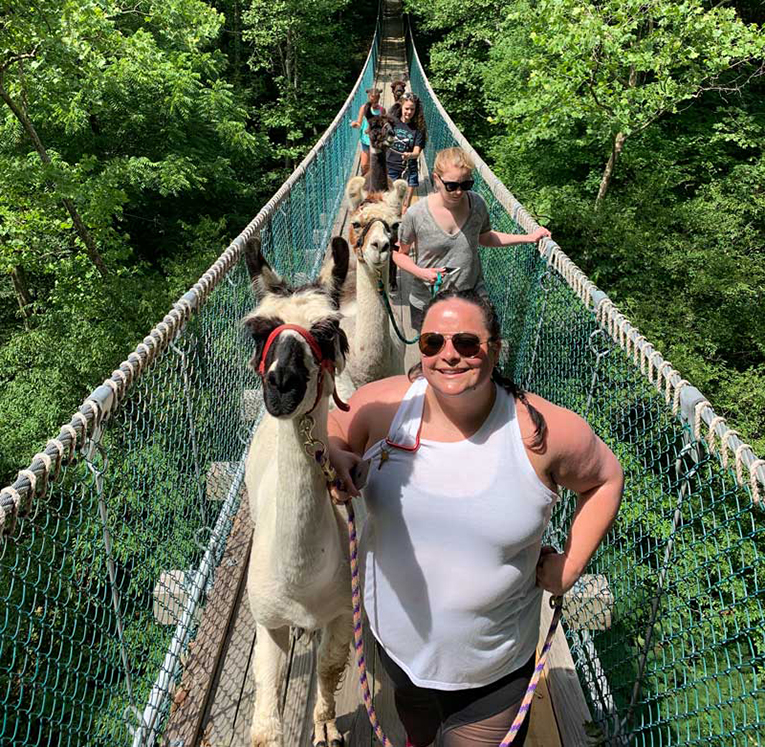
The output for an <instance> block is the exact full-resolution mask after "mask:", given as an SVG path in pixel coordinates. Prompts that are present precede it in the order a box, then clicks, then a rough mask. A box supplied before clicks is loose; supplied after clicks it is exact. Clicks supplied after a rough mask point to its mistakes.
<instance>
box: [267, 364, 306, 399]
mask: <svg viewBox="0 0 765 747" xmlns="http://www.w3.org/2000/svg"><path fill="white" fill-rule="evenodd" d="M267 380H268V384H269V385H270V386H272V387H274V388H276V389H278V390H279V391H280V392H281V393H282V394H284V393H285V392H290V391H292V390H293V389H295V388H296V385H297V382H298V380H299V377H298V376H297V374H296V373H295V372H294V371H291V370H290V369H289V368H288V367H287V366H280V367H279V368H277V369H276V370H274V371H269V372H268V376H267Z"/></svg>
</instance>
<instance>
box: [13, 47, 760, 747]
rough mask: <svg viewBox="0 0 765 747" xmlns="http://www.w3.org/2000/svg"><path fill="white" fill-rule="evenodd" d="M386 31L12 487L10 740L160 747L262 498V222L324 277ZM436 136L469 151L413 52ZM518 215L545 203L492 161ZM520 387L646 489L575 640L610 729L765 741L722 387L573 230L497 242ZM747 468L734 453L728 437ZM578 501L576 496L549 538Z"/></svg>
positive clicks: (485, 181)
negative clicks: (713, 387)
mask: <svg viewBox="0 0 765 747" xmlns="http://www.w3.org/2000/svg"><path fill="white" fill-rule="evenodd" d="M378 44H379V33H378V34H376V36H375V42H374V43H373V45H372V49H371V51H370V55H369V58H368V60H367V64H366V67H365V69H364V72H363V73H362V75H361V77H360V79H359V81H358V83H357V85H356V87H355V88H354V91H353V92H352V94H351V96H350V97H349V99H348V101H347V102H346V104H345V106H344V108H343V109H342V110H341V112H339V113H338V116H337V118H336V119H335V121H334V123H333V124H332V126H331V127H330V128H329V129H328V130H327V132H326V133H325V135H324V136H323V137H322V139H321V140H320V142H319V143H318V144H317V146H316V147H315V148H314V150H312V152H311V153H310V154H309V156H308V157H307V158H306V160H305V161H304V162H303V163H302V164H301V165H300V166H299V167H298V169H297V170H296V171H295V173H294V174H293V175H292V176H291V177H290V179H289V180H288V181H287V182H286V183H285V185H283V186H282V188H281V189H280V190H279V192H278V193H277V194H276V195H275V196H274V198H273V199H272V200H271V201H270V202H269V203H268V205H266V206H265V208H264V209H263V210H262V211H261V213H259V215H258V216H257V217H256V218H255V219H254V220H253V221H252V223H251V224H250V225H249V226H248V227H247V228H246V229H245V231H244V232H243V233H242V234H241V235H240V236H239V237H238V238H237V239H236V241H235V242H234V243H233V244H232V245H231V247H229V248H228V249H227V250H226V252H225V253H224V254H223V255H222V256H221V258H220V259H219V260H218V262H216V264H215V265H214V266H213V267H212V268H211V269H210V271H208V273H206V274H205V276H203V278H202V279H200V282H199V283H197V285H195V286H194V288H193V289H192V290H191V291H189V293H187V294H186V295H185V296H184V297H183V298H182V299H180V300H179V302H178V303H177V304H176V305H175V307H174V309H173V310H172V311H171V312H170V313H169V314H168V315H167V316H166V317H165V319H164V320H163V321H162V322H161V323H160V324H159V325H157V327H156V328H155V329H153V330H152V331H151V333H150V335H149V336H148V337H147V338H145V340H144V342H143V343H142V344H141V345H139V346H138V348H137V349H136V351H134V352H133V353H132V354H131V355H130V356H129V357H128V360H127V361H125V362H124V363H123V364H122V365H121V366H120V368H119V369H118V371H115V373H114V374H113V375H112V377H111V378H110V379H108V380H107V381H106V382H104V384H103V385H102V386H101V387H99V388H98V389H96V390H95V391H94V392H93V393H92V395H91V396H90V397H89V398H88V399H87V400H86V402H85V404H84V405H83V407H82V408H81V409H80V412H78V413H77V414H76V415H75V417H74V418H73V419H72V421H71V422H70V423H69V424H67V425H65V426H64V427H63V428H62V429H61V432H60V433H59V435H58V437H57V438H56V439H52V440H51V441H50V442H49V443H48V445H47V446H46V449H45V451H43V452H41V453H40V454H38V455H37V456H36V457H35V459H34V461H33V462H32V464H31V465H30V467H29V469H27V470H22V471H21V472H20V474H19V479H18V480H17V481H16V482H15V483H14V484H13V485H12V486H9V487H8V488H5V489H3V491H2V492H0V525H1V526H2V529H3V531H4V536H3V537H2V539H0V709H1V716H2V717H1V718H0V744H2V745H14V746H16V745H56V746H58V745H99V746H100V745H104V746H106V745H109V746H111V745H115V744H127V743H132V744H134V745H140V744H146V745H150V744H153V743H155V742H156V741H157V739H158V737H159V736H160V735H161V733H162V729H163V725H164V722H165V719H166V716H167V714H168V711H169V708H170V703H171V693H172V689H173V686H174V683H175V682H176V681H177V678H178V676H179V674H180V671H181V668H182V661H183V656H184V653H185V651H186V650H187V648H188V644H189V642H190V641H191V640H192V639H193V637H194V635H195V632H196V626H197V623H198V619H199V614H200V607H201V605H202V604H203V603H204V598H205V594H206V592H207V591H208V590H209V588H210V586H211V584H212V581H213V579H214V573H215V568H216V566H217V563H218V561H219V559H220V557H221V555H222V553H223V550H224V549H225V543H226V539H227V537H228V533H229V531H230V528H231V521H232V517H233V516H234V514H235V512H236V509H237V506H238V504H239V501H240V498H241V483H242V477H243V457H244V453H245V449H246V447H247V444H248V442H249V438H250V434H251V432H252V428H253V426H254V424H255V423H257V421H258V418H259V414H260V409H259V405H260V402H261V398H260V392H259V390H258V382H257V381H256V378H255V376H254V375H253V374H252V373H251V372H250V371H249V370H248V368H247V361H248V359H249V355H250V350H249V345H248V343H247V341H246V340H245V339H244V336H243V335H242V331H241V327H240V325H239V320H240V319H242V317H243V316H244V315H245V313H246V312H247V311H249V309H250V307H251V306H252V303H253V300H252V297H251V293H250V288H249V280H248V277H247V273H246V270H245V268H244V266H243V263H242V261H240V258H241V254H242V251H243V249H244V247H245V245H246V244H247V243H248V242H249V241H250V240H251V239H252V238H253V236H255V235H256V234H258V235H259V236H260V237H261V239H262V242H263V248H264V251H265V253H266V254H267V255H268V257H269V259H270V260H272V261H273V263H274V266H275V268H276V269H277V270H278V271H279V272H282V273H284V274H285V275H287V276H290V277H292V278H295V277H297V276H299V275H301V274H305V275H307V276H313V275H315V274H316V272H317V269H318V266H319V263H320V262H321V258H322V255H323V250H324V247H325V246H326V244H327V241H328V238H329V233H330V231H331V228H332V225H333V222H334V218H335V214H336V213H337V210H338V209H339V206H340V200H341V197H342V193H343V188H344V185H345V182H346V180H347V178H348V176H349V172H350V168H351V164H352V162H353V156H354V152H355V149H356V146H357V142H358V131H357V130H351V129H350V128H349V127H348V126H347V119H348V114H349V113H350V114H355V112H357V111H358V107H359V106H360V105H361V103H362V102H363V101H364V99H365V97H364V93H363V91H364V89H365V88H366V87H367V86H369V85H371V83H372V81H373V74H374V70H375V68H376V63H377V50H378ZM409 59H410V64H411V84H412V88H413V90H415V91H416V92H417V93H418V94H419V95H420V96H421V97H422V99H423V102H424V105H425V111H426V114H427V117H428V128H429V134H430V139H429V143H428V147H427V149H426V154H425V157H426V160H427V161H428V164H429V165H430V166H432V162H433V157H434V154H435V152H436V151H437V150H440V149H441V148H444V147H448V146H450V145H456V144H459V145H462V146H463V147H468V148H469V144H468V143H466V141H464V138H463V137H462V136H461V135H460V134H459V132H458V130H457V129H456V127H454V125H453V123H452V122H451V120H450V119H449V118H448V116H447V115H446V113H445V112H444V111H443V109H442V108H441V107H440V104H439V103H438V101H437V99H436V98H435V96H434V94H433V92H432V89H430V86H429V84H428V83H427V80H426V78H425V76H424V73H423V71H422V68H421V66H420V64H419V61H418V59H417V57H416V53H415V51H414V49H413V47H411V45H410V57H409ZM477 162H478V164H479V167H478V169H477V172H478V173H477V183H476V189H477V190H478V191H480V193H481V194H482V195H483V196H484V197H485V198H486V200H487V202H488V204H489V208H490V213H491V217H492V222H493V225H494V227H495V228H497V229H499V230H506V231H517V230H519V228H522V229H525V230H526V231H530V230H532V229H533V228H534V227H535V225H536V224H535V223H534V221H533V219H532V218H531V217H530V216H529V215H528V214H527V213H526V211H525V210H523V208H522V206H520V205H519V204H518V203H517V201H515V199H514V198H513V197H512V195H510V194H509V192H507V190H505V189H504V187H503V186H502V185H501V184H499V182H497V180H496V178H495V177H494V175H493V174H492V173H491V171H490V170H489V169H488V168H487V167H486V165H485V164H484V163H483V162H482V161H480V159H478V160H477ZM482 260H483V262H484V268H485V273H486V278H487V284H488V287H489V289H490V292H491V295H492V298H493V300H494V302H495V304H496V305H497V307H498V309H499V311H500V313H501V315H502V319H503V329H504V332H505V336H506V340H507V346H506V353H507V360H506V366H507V369H508V371H510V372H512V373H514V375H515V378H516V380H517V381H519V382H520V383H522V384H524V385H525V386H527V387H528V388H529V389H531V390H532V391H535V392H537V393H539V394H541V395H543V396H545V397H547V398H549V399H551V400H552V401H554V402H557V403H559V404H562V405H564V406H566V407H569V408H571V409H573V410H576V411H577V412H579V413H581V414H582V415H584V416H585V417H586V418H587V419H588V420H589V421H590V423H591V424H592V425H593V427H594V429H595V430H596V431H597V432H598V434H599V435H600V436H601V437H602V438H603V439H604V440H605V441H606V442H607V443H608V444H609V446H610V447H611V448H612V449H613V450H614V451H615V452H616V454H617V455H618V457H619V459H620V460H621V462H622V464H623V466H624V468H625V472H626V478H627V488H626V493H625V499H624V502H623V504H622V509H621V512H620V515H619V518H618V521H617V523H616V525H615V526H614V528H613V529H612V531H611V532H610V534H609V537H608V540H607V541H606V542H604V544H603V546H602V548H601V549H600V551H599V552H598V554H597V556H596V557H595V559H594V560H593V563H592V564H591V567H590V568H589V569H588V576H587V579H588V582H587V584H586V585H585V586H583V587H582V589H580V593H579V594H578V599H579V606H578V608H577V610H568V611H567V614H566V620H567V623H566V633H567V637H568V640H569V644H570V646H571V650H572V653H573V655H574V658H575V660H576V664H577V669H578V672H579V676H580V680H581V683H582V686H583V689H584V691H585V693H586V694H587V697H588V699H589V704H590V708H591V711H592V714H593V717H594V719H595V724H596V725H597V727H598V731H599V733H600V735H601V743H604V744H605V743H609V744H637V745H680V744H683V745H708V746H716V745H720V746H721V747H722V746H723V745H725V746H726V747H727V746H728V745H741V747H744V745H746V746H747V747H749V746H751V745H760V746H761V745H763V743H765V737H763V736H762V735H761V733H760V732H761V731H762V730H761V727H760V724H761V723H762V720H763V710H764V709H765V694H764V693H765V688H764V687H763V678H765V609H763V606H764V603H765V591H764V590H763V586H764V585H765V584H764V582H763V570H762V569H763V563H762V559H763V552H764V550H765V532H764V531H763V528H762V525H763V522H762V518H763V514H762V507H761V505H760V504H759V493H760V490H761V488H760V484H759V482H758V476H759V479H760V481H761V480H762V477H763V476H764V475H765V469H763V464H762V462H761V460H757V458H756V457H755V455H754V454H752V453H751V450H750V449H749V448H748V447H747V446H746V444H743V443H741V441H740V440H739V439H738V438H737V436H736V435H734V434H733V432H732V431H730V430H729V429H727V426H726V425H725V423H724V421H722V419H721V418H718V417H716V416H715V414H714V412H713V411H712V409H711V407H710V406H709V404H708V403H707V402H706V401H705V400H704V399H703V397H702V395H701V394H700V393H699V392H698V391H697V390H695V389H694V388H693V387H691V386H690V385H689V384H688V383H687V382H684V381H682V379H680V377H679V375H678V374H677V372H676V371H675V370H674V369H673V368H672V367H671V365H670V364H669V363H668V362H667V361H665V360H664V359H663V358H662V357H661V356H660V355H659V354H658V353H657V352H656V351H655V350H654V349H653V347H652V346H651V345H650V344H649V343H647V341H645V340H644V339H643V338H642V336H640V335H639V333H638V332H637V330H636V329H634V327H632V326H631V325H630V324H629V322H628V321H627V320H626V319H625V318H624V317H623V316H621V315H620V314H619V313H618V312H617V311H616V310H615V309H614V307H613V305H612V304H611V303H610V301H609V300H608V298H607V297H605V296H604V294H602V293H601V292H599V291H598V290H597V289H596V288H595V287H594V286H593V285H592V284H591V283H590V282H589V281H588V280H587V278H586V277H584V275H583V274H582V273H581V272H580V271H579V270H578V269H577V268H576V267H575V266H574V265H573V264H572V263H571V262H570V260H568V258H567V257H566V256H565V255H564V254H563V253H562V252H561V251H560V249H559V248H558V247H557V246H556V245H555V244H554V243H553V242H549V241H548V242H545V243H544V246H543V247H542V251H541V253H540V252H539V251H537V249H536V248H535V247H533V246H531V245H522V246H519V247H515V248H514V249H513V250H511V251H508V250H504V249H487V250H484V252H483V255H482ZM729 452H731V453H732V455H733V462H732V463H731V465H730V468H729V466H728V461H727V460H728V453H729ZM573 508H574V501H573V496H564V498H563V499H562V500H561V502H560V504H559V506H558V508H557V511H556V515H555V520H554V523H553V525H552V527H551V532H550V539H551V541H552V542H553V543H554V544H558V545H560V544H561V542H562V538H563V535H564V532H565V527H566V526H567V525H568V523H569V521H570V518H571V514H572V511H573Z"/></svg>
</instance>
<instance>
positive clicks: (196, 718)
mask: <svg viewBox="0 0 765 747" xmlns="http://www.w3.org/2000/svg"><path fill="white" fill-rule="evenodd" d="M400 5H401V3H400V0H387V2H386V3H385V9H384V27H383V28H384V31H383V39H382V46H381V55H380V59H379V63H378V77H377V85H378V86H379V87H380V88H383V99H382V103H383V106H385V107H386V108H390V106H391V105H392V104H393V98H392V93H391V90H390V85H389V84H390V81H393V80H396V79H398V78H401V77H405V75H404V74H405V71H406V63H405V37H404V27H403V22H402V20H401V7H400ZM352 114H353V115H355V112H353V113H352ZM357 171H358V156H357V158H356V162H355V164H354V169H353V173H357ZM428 185H429V179H428V175H427V170H426V165H425V163H424V159H421V162H420V188H419V189H418V190H417V194H416V196H415V200H416V199H418V198H419V197H424V196H426V195H427V193H428V191H429V190H428ZM347 217H348V216H347V212H346V211H344V210H342V211H341V213H340V215H338V217H337V220H336V222H335V224H334V227H333V228H334V230H333V235H344V234H345V233H346V223H347ZM402 275H403V276H404V277H402ZM410 282H411V276H409V275H407V274H406V273H399V289H398V292H397V293H396V294H394V295H393V296H392V302H393V304H394V308H395V312H396V314H397V316H398V321H399V323H400V324H401V328H402V329H404V330H406V333H407V335H408V336H411V335H412V329H411V325H410V320H409V304H408V297H409V287H410ZM417 358H418V353H417V350H416V346H409V347H408V349H407V358H406V361H407V368H408V367H409V366H410V365H412V364H413V363H414V362H416V360H417ZM246 502H247V499H246V496H245V498H244V499H243V504H245V503H246ZM357 517H358V519H359V529H360V528H361V524H362V522H363V506H359V507H357ZM236 521H237V524H236V527H237V531H236V537H237V538H238V539H237V540H236V542H234V543H233V544H232V550H231V552H230V553H229V551H228V550H227V559H224V563H228V564H229V565H232V566H235V567H236V570H237V573H235V574H232V576H233V578H229V579H226V578H224V577H225V576H226V574H225V573H220V572H219V574H218V576H219V577H220V578H218V577H216V584H215V588H214V590H213V593H212V597H211V601H210V603H208V605H207V608H206V609H205V615H204V616H203V619H202V624H201V629H200V637H199V638H198V640H199V644H198V645H197V646H195V648H194V650H193V651H192V652H191V661H190V663H189V665H188V667H187V669H186V673H185V674H184V678H183V681H182V683H181V686H180V688H179V691H178V693H180V696H181V697H180V698H179V697H178V694H177V695H176V703H175V705H174V709H173V715H172V716H171V720H170V725H169V727H168V729H167V732H166V734H165V739H164V740H163V744H165V745H168V746H169V745H174V747H179V746H181V745H182V747H196V746H197V745H198V746H199V747H250V745H249V729H250V722H251V719H252V713H253V709H254V703H255V691H254V682H253V676H252V671H251V669H252V655H253V651H254V644H255V625H254V621H253V619H252V616H251V614H250V609H249V603H248V601H247V594H246V589H245V584H244V582H243V577H242V573H241V571H242V569H241V564H242V563H245V564H246V560H247V556H248V552H249V548H248V544H247V542H246V541H244V540H243V539H242V538H243V537H245V538H246V537H249V536H251V529H252V527H251V523H250V517H249V511H248V510H247V508H246V506H244V505H243V507H242V509H240V511H239V513H238V515H237V520H236ZM245 575H246V574H245ZM216 599H217V600H218V601H216ZM545 601H546V600H545ZM224 603H225V604H228V605H230V606H229V612H228V614H225V613H224V612H223V610H222V607H223V606H224ZM545 607H546V605H545ZM548 624H549V615H547V614H546V613H545V611H544V609H543V616H542V622H541V627H542V630H540V639H541V640H543V639H544V637H545V635H546V632H547V625H548ZM202 636H209V637H210V638H209V640H208V641H207V642H206V639H204V640H202V639H201V637H202ZM365 643H366V650H367V662H368V676H369V682H370V687H371V688H372V692H373V694H374V703H375V708H376V710H377V713H378V717H379V719H380V722H381V724H382V725H383V728H384V730H385V732H386V734H387V735H388V736H389V738H390V739H391V740H392V741H393V743H394V744H395V745H396V747H399V746H401V747H403V745H404V739H405V736H404V732H403V728H402V727H401V724H400V723H399V721H398V718H397V716H396V712H395V707H394V704H393V697H392V688H391V687H390V683H389V682H388V681H387V675H386V674H385V672H384V671H383V669H382V667H381V666H380V665H379V661H378V658H377V655H376V652H375V649H374V645H373V641H372V640H371V635H369V634H368V633H367V635H366V636H365ZM540 645H541V644H540ZM315 652H316V644H315V640H314V639H313V638H311V637H309V636H303V638H301V639H300V640H299V641H297V642H296V643H295V646H294V655H293V661H292V665H291V672H290V679H289V683H288V688H287V693H286V696H285V707H284V727H285V738H284V744H285V747H294V746H300V747H304V746H305V747H308V746H310V745H311V743H312V742H311V730H312V718H311V714H312V709H313V704H314V698H315V676H314V669H315ZM205 680H206V681H209V682H210V685H208V690H207V691H206V694H205V693H204V692H203V691H204V685H203V684H202V683H203V681H205ZM548 684H549V687H548ZM550 690H552V691H553V693H554V697H555V699H556V700H555V703H553V701H552V699H551V693H550ZM189 693H190V694H191V695H189ZM337 705H338V708H337V715H338V727H339V729H340V731H341V732H343V733H344V736H345V739H346V745H347V747H373V745H376V744H378V743H377V741H376V739H375V737H374V736H373V734H372V730H371V727H370V725H369V720H368V717H367V713H366V709H365V707H364V706H363V704H362V701H361V692H360V686H359V682H358V673H357V668H356V663H355V660H354V657H353V649H352V648H351V652H350V656H349V663H348V665H347V667H346V671H345V673H344V675H343V679H342V681H341V688H340V691H339V693H338V701H337ZM195 709H196V710H195ZM585 720H589V713H588V711H587V707H586V704H584V698H583V696H582V693H581V688H580V687H579V683H578V680H577V677H576V673H575V672H574V670H573V662H572V660H571V655H570V653H569V651H568V646H567V644H566V641H565V637H564V636H563V633H562V632H561V631H558V634H557V636H556V640H555V645H554V646H553V650H552V651H551V656H550V659H549V660H548V666H547V668H546V670H545V674H544V675H543V677H542V679H541V681H540V685H539V687H538V689H537V692H536V695H535V699H534V705H533V708H532V711H531V724H530V732H529V737H528V738H527V741H526V744H527V746H528V747H561V745H565V747H585V745H586V744H587V740H586V737H585V734H584V728H583V724H584V721H585ZM192 724H193V725H194V727H195V729H196V736H195V737H191V734H192V731H193V730H192V727H191V725H192ZM179 727H180V728H179ZM184 729H185V731H184Z"/></svg>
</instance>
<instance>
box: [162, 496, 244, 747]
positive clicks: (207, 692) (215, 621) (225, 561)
mask: <svg viewBox="0 0 765 747" xmlns="http://www.w3.org/2000/svg"><path fill="white" fill-rule="evenodd" d="M251 540H252V526H251V523H250V506H249V501H247V500H243V501H242V503H241V505H240V507H239V511H238V512H237V514H236V516H235V517H234V522H233V527H232V529H231V536H230V537H229V540H228V543H227V544H226V549H225V551H224V553H223V558H222V560H221V563H220V565H219V566H218V568H217V569H216V573H215V581H214V583H213V588H212V591H211V592H210V596H209V598H208V602H207V604H206V605H205V608H204V612H203V614H202V620H201V622H200V626H199V631H198V633H197V636H196V638H195V640H194V641H193V642H192V643H191V645H190V646H189V660H188V663H187V665H186V668H185V670H184V672H183V676H182V678H181V683H180V685H179V687H178V689H177V690H176V692H175V697H174V699H173V704H172V707H171V709H170V717H169V720H168V725H167V729H166V731H165V737H164V744H165V745H177V746H180V745H185V746H186V747H191V746H192V745H195V744H196V743H197V741H198V739H199V737H200V733H201V730H202V720H203V716H204V712H205V709H206V706H207V703H208V702H209V699H210V697H211V695H212V688H213V686H214V680H215V673H216V671H217V667H218V660H219V658H220V654H221V651H222V650H223V647H224V645H225V642H226V638H227V633H228V630H229V626H230V623H231V618H232V615H233V613H234V611H235V607H236V600H237V599H238V598H239V596H240V595H241V591H242V588H243V586H244V580H245V577H246V574H245V569H246V568H247V563H248V560H249V556H250V544H251Z"/></svg>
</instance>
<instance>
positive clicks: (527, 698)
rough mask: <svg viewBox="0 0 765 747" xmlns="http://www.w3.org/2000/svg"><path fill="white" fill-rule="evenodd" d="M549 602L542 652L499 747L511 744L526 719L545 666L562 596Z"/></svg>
mask: <svg viewBox="0 0 765 747" xmlns="http://www.w3.org/2000/svg"><path fill="white" fill-rule="evenodd" d="M550 604H551V605H552V607H553V608H554V610H555V612H553V617H552V621H551V622H550V629H549V630H548V631H547V638H546V639H545V645H544V646H542V653H541V654H540V655H539V660H538V661H537V665H536V667H535V668H534V674H532V675H531V680H530V681H529V686H528V687H527V688H526V694H525V695H524V696H523V700H522V701H521V707H520V708H519V709H518V713H517V714H516V716H515V720H514V721H513V723H512V726H511V727H510V731H508V732H507V734H505V738H504V739H503V740H502V741H501V742H500V743H499V747H508V745H511V744H512V743H513V741H514V740H515V738H516V737H517V736H518V732H519V731H520V730H521V727H522V726H523V722H524V720H525V719H526V715H527V714H528V712H529V710H530V708H531V699H532V698H533V697H534V693H535V692H536V689H537V685H538V684H539V678H540V677H541V676H542V670H543V669H544V668H545V660H546V659H547V652H548V651H549V650H550V647H551V646H552V642H553V638H554V637H555V631H556V629H557V627H558V623H559V622H560V618H561V615H562V614H563V597H550Z"/></svg>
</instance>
